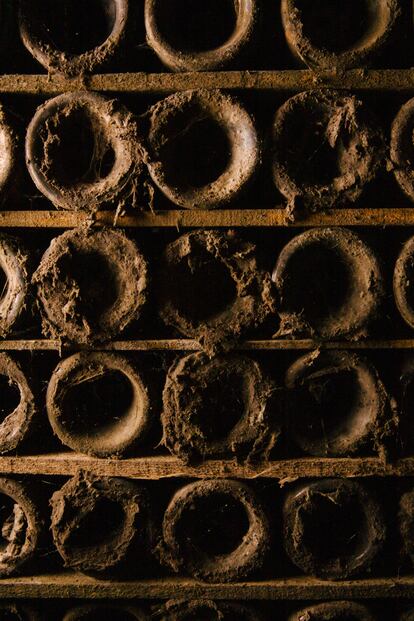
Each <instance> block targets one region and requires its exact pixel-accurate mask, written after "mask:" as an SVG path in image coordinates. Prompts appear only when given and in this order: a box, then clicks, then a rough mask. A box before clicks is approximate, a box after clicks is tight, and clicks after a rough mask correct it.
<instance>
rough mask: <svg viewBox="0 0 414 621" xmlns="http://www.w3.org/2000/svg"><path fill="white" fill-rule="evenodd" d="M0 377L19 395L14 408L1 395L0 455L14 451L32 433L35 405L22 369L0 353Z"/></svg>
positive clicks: (5, 397) (4, 396) (4, 395)
mask: <svg viewBox="0 0 414 621" xmlns="http://www.w3.org/2000/svg"><path fill="white" fill-rule="evenodd" d="M1 376H3V377H4V378H5V380H6V381H7V382H8V384H9V386H10V387H11V388H14V389H15V391H16V392H18V393H19V397H18V403H17V405H16V407H13V406H14V403H12V404H10V402H9V400H8V399H7V396H6V394H3V395H2V403H1V404H0V413H1V415H2V416H1V422H0V453H8V452H10V451H14V450H15V449H16V448H17V447H18V446H19V445H20V444H21V443H22V442H23V441H24V440H25V439H26V438H27V437H28V435H29V434H30V432H31V431H32V428H33V422H34V417H35V414H36V403H35V398H34V395H33V393H32V390H31V388H30V386H29V384H28V381H27V379H26V376H25V374H24V373H23V371H22V369H21V368H20V366H19V365H18V364H17V363H16V362H14V360H12V359H11V358H10V356H8V355H7V354H4V353H0V377H1ZM4 414H6V415H5V416H4Z"/></svg>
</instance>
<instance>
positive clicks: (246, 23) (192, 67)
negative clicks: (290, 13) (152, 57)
mask: <svg viewBox="0 0 414 621" xmlns="http://www.w3.org/2000/svg"><path fill="white" fill-rule="evenodd" d="M187 5H188V3H187ZM222 5H223V6H221V7H220V9H221V10H222V11H223V9H224V12H226V11H225V9H226V8H227V5H229V8H230V3H227V4H226V3H222ZM180 9H181V11H180ZM231 9H232V12H234V15H233V16H232V17H233V19H234V25H233V24H232V28H231V29H228V31H227V33H226V34H224V36H223V39H222V40H219V39H218V37H217V26H218V25H220V23H221V25H222V24H223V22H221V21H220V14H217V11H216V10H214V13H213V12H212V15H214V18H215V24H214V29H213V32H212V33H210V34H211V37H210V39H209V40H207V41H206V42H205V43H204V41H203V44H202V47H203V48H204V49H201V50H200V49H199V47H200V38H199V37H198V36H197V37H195V36H194V37H193V41H189V35H190V37H191V31H188V32H184V33H181V40H180V33H179V34H178V37H177V29H179V28H180V25H181V24H183V25H184V24H186V23H187V22H188V21H189V22H191V15H188V12H187V11H188V7H187V6H186V5H185V4H184V5H183V2H182V0H146V2H145V28H146V32H147V41H148V44H149V45H150V46H151V47H152V49H153V50H154V52H155V53H156V54H157V56H158V57H159V58H160V60H161V62H163V63H164V65H166V66H167V67H169V68H170V69H172V70H173V71H214V70H217V69H222V68H223V67H225V66H228V65H229V64H232V63H233V61H235V60H236V59H237V57H239V56H240V54H241V53H242V52H243V50H244V49H245V48H246V47H247V46H248V45H249V44H250V42H251V40H252V38H253V34H254V31H255V26H256V21H257V14H258V6H257V0H236V1H235V2H233V3H232V5H231ZM191 10H193V11H194V10H196V11H197V10H199V7H197V6H195V5H194V6H193V7H191ZM217 10H219V7H218V5H217ZM180 13H182V14H183V15H182V16H181V18H180ZM221 17H223V15H222V16H221ZM207 26H208V25H207ZM205 27H206V23H205ZM169 29H172V30H170V31H169ZM204 32H206V31H205V28H204ZM197 34H198V33H197ZM191 44H193V45H191Z"/></svg>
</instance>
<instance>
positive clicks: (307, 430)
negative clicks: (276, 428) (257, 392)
mask: <svg viewBox="0 0 414 621" xmlns="http://www.w3.org/2000/svg"><path fill="white" fill-rule="evenodd" d="M286 385H287V388H288V390H289V393H288V397H287V403H288V421H287V425H288V434H289V436H291V437H293V438H295V441H296V443H297V444H298V446H299V447H300V448H301V449H302V450H304V451H305V452H306V453H308V454H310V455H316V456H320V457H326V456H336V457H339V456H351V455H354V454H358V453H360V452H361V451H363V450H364V449H365V448H367V447H368V446H371V449H372V448H374V449H375V450H376V451H378V453H379V454H380V455H381V456H382V457H384V458H385V457H387V456H388V455H389V453H390V452H391V453H392V452H393V449H394V450H395V446H396V444H397V433H398V427H399V418H398V413H397V411H396V408H395V407H393V403H394V402H393V401H392V400H391V399H390V397H389V396H388V394H387V392H386V390H385V388H384V385H383V383H382V382H381V380H380V378H379V376H378V373H377V371H376V369H375V368H374V367H373V366H372V365H371V364H370V363H369V362H368V361H367V360H366V359H364V358H361V357H360V356H357V355H355V354H352V353H350V352H335V351H329V352H327V351H322V352H321V351H315V352H312V353H311V354H306V355H305V356H302V357H301V358H299V359H298V360H297V361H296V362H295V363H294V364H293V365H292V366H291V367H290V368H289V369H288V371H287V374H286Z"/></svg>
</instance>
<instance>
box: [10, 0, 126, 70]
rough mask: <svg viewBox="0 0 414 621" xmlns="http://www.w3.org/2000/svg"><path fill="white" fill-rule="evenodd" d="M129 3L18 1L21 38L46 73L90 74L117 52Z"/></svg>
mask: <svg viewBox="0 0 414 621" xmlns="http://www.w3.org/2000/svg"><path fill="white" fill-rule="evenodd" d="M128 5H129V0H88V3H87V4H86V5H84V3H82V2H80V3H79V2H75V1H74V0H63V1H61V2H55V0H42V1H41V2H33V1H32V0H20V3H19V7H20V11H19V28H20V36H21V39H22V41H23V43H24V45H25V47H26V48H27V50H28V51H29V52H30V53H31V54H32V56H33V57H34V58H35V59H36V60H37V61H38V62H39V63H40V64H41V65H43V67H45V68H46V69H47V70H48V71H49V72H58V73H65V74H67V75H71V76H72V75H76V74H83V73H85V72H92V71H94V70H96V69H98V68H100V67H102V66H103V65H104V64H105V63H107V62H108V61H109V60H110V59H111V58H112V57H113V56H114V55H115V53H116V51H117V49H118V48H119V46H120V44H121V42H122V40H123V38H124V36H125V27H126V24H127V19H128Z"/></svg>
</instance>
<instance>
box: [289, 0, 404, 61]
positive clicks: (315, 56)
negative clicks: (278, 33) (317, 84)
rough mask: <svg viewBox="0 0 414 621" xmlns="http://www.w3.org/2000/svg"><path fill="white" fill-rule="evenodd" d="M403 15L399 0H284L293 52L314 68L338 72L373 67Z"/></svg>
mask: <svg viewBox="0 0 414 621" xmlns="http://www.w3.org/2000/svg"><path fill="white" fill-rule="evenodd" d="M329 5H332V7H330V6H329ZM311 7H312V8H311ZM328 12H329V13H328ZM323 14H325V15H326V17H327V19H325V20H323ZM401 14H402V9H401V6H400V3H399V2H398V1H397V0H381V1H380V2H378V1H376V0H358V2H357V3H356V2H351V1H350V0H348V1H347V2H346V3H345V4H344V3H343V2H337V3H335V2H333V0H330V2H329V3H326V2H324V0H322V2H316V3H315V2H314V3H313V6H312V5H311V4H310V3H309V2H308V1H307V0H283V1H282V19H283V24H284V29H285V34H286V38H287V42H288V44H289V46H290V48H291V50H292V51H293V53H294V54H295V55H297V56H299V58H300V59H302V60H303V61H304V62H305V63H306V64H307V65H308V66H309V67H311V68H315V69H325V70H326V69H331V70H332V69H334V70H335V71H336V72H338V73H339V72H343V71H344V70H346V69H352V68H354V67H368V66H370V65H371V64H372V62H373V61H374V60H375V59H376V58H377V56H378V55H379V54H380V53H381V52H383V51H384V49H385V47H386V45H387V44H388V42H389V41H390V40H391V39H392V37H393V36H394V34H395V31H396V28H395V27H396V25H397V22H398V20H399V18H400V16H401ZM316 16H318V18H317V19H315V17H316ZM358 31H359V36H358V37H357V38H356V39H355V35H356V33H357V32H358ZM347 34H348V37H347Z"/></svg>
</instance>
